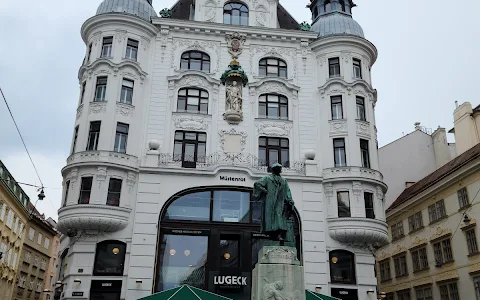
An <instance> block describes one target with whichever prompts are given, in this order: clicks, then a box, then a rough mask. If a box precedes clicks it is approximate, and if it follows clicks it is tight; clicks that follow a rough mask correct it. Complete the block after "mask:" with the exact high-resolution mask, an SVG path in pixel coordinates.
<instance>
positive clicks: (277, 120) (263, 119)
mask: <svg viewBox="0 0 480 300" xmlns="http://www.w3.org/2000/svg"><path fill="white" fill-rule="evenodd" d="M255 121H273V122H288V123H293V121H292V120H289V119H270V118H260V117H259V118H255Z"/></svg>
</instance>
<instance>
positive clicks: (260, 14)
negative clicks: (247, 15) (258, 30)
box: [255, 5, 268, 27]
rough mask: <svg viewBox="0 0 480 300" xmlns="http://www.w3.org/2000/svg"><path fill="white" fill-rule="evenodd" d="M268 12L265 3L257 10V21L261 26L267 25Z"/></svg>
mask: <svg viewBox="0 0 480 300" xmlns="http://www.w3.org/2000/svg"><path fill="white" fill-rule="evenodd" d="M267 14H268V11H267V9H266V8H265V6H263V5H259V6H257V8H256V11H255V21H256V22H257V23H256V25H257V26H259V27H265V26H266V25H267Z"/></svg>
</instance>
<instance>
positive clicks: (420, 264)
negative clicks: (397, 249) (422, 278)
mask: <svg viewBox="0 0 480 300" xmlns="http://www.w3.org/2000/svg"><path fill="white" fill-rule="evenodd" d="M411 254H412V262H413V272H417V271H422V270H425V269H428V257H427V248H425V247H424V248H419V249H415V250H411Z"/></svg>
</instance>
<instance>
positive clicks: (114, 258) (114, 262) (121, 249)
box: [93, 241, 126, 276]
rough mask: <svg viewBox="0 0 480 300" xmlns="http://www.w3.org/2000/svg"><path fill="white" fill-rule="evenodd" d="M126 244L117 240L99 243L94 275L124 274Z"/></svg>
mask: <svg viewBox="0 0 480 300" xmlns="http://www.w3.org/2000/svg"><path fill="white" fill-rule="evenodd" d="M125 250H126V245H125V244H124V243H122V242H117V241H105V242H101V243H98V244H97V253H96V256H95V265H94V269H93V275H95V276H108V275H123V266H124V261H125Z"/></svg>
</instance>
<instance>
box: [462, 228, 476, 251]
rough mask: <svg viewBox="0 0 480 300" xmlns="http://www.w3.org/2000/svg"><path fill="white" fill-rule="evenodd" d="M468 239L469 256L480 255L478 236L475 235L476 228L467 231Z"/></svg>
mask: <svg viewBox="0 0 480 300" xmlns="http://www.w3.org/2000/svg"><path fill="white" fill-rule="evenodd" d="M465 236H466V238H467V247H468V254H469V255H473V254H477V253H478V246H477V235H476V234H475V228H472V229H469V230H467V231H465Z"/></svg>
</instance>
